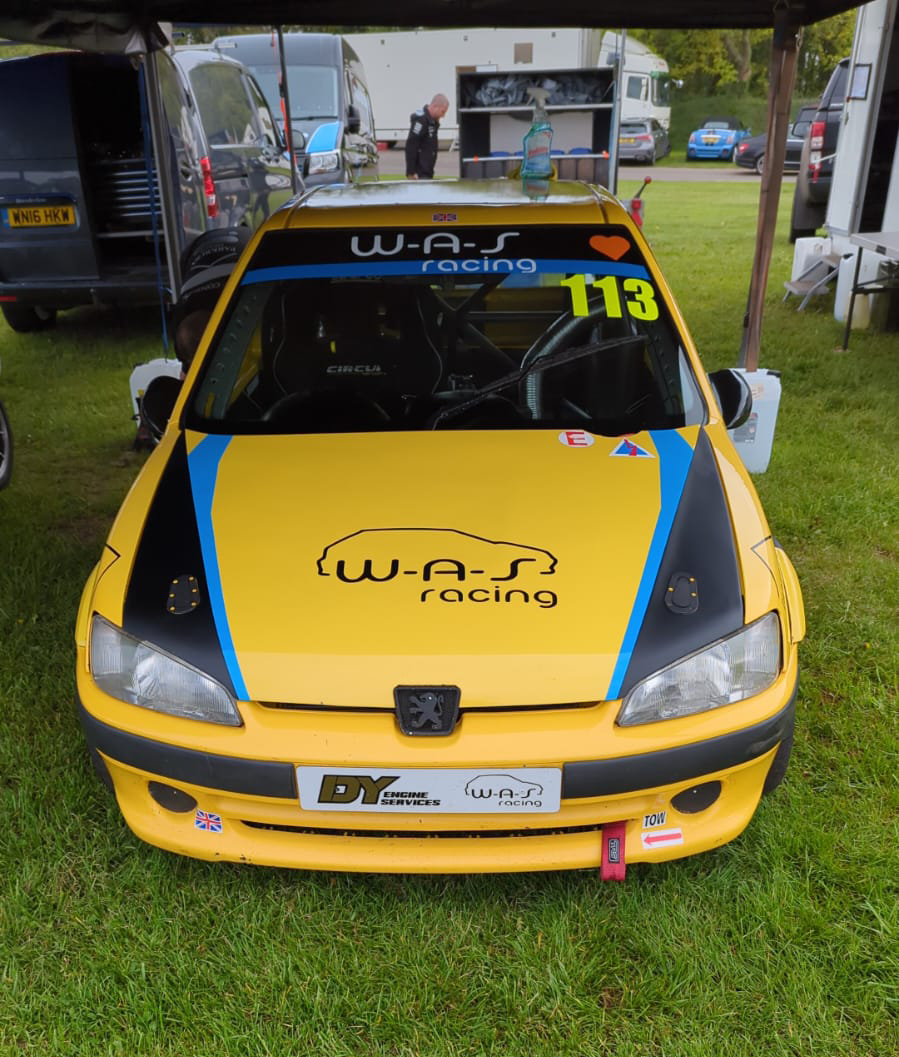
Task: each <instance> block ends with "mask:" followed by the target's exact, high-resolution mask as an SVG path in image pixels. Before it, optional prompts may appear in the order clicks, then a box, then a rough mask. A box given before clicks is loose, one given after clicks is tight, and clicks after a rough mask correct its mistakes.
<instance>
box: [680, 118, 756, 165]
mask: <svg viewBox="0 0 899 1057" xmlns="http://www.w3.org/2000/svg"><path fill="white" fill-rule="evenodd" d="M751 135H752V130H751V129H748V128H746V127H745V126H744V125H743V122H742V121H740V120H739V118H735V117H710V118H709V119H708V121H705V122H703V125H702V128H698V129H696V131H695V132H691V133H690V138H689V139H688V140H687V161H695V160H696V159H698V158H715V159H718V160H723V161H732V160H733V157H734V151H735V150H736V149H737V145H738V144H739V143H742V141H743V140H744V139H746V137H747V136H751Z"/></svg>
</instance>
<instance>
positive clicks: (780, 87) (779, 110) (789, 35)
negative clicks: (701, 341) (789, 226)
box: [739, 5, 802, 371]
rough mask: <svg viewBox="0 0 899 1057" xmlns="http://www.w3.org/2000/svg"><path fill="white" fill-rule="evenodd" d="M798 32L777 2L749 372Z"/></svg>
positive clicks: (755, 361)
mask: <svg viewBox="0 0 899 1057" xmlns="http://www.w3.org/2000/svg"><path fill="white" fill-rule="evenodd" d="M801 32H802V31H801V28H800V27H799V26H797V25H795V24H794V23H793V22H792V21H791V12H790V11H788V10H787V9H786V7H785V6H784V5H778V6H777V8H776V9H775V12H774V38H773V40H772V42H771V65H770V71H769V73H770V76H769V88H768V128H767V132H768V140H767V147H766V149H765V166H764V170H763V171H762V182H761V187H760V189H759V215H758V224H757V227H756V236H755V258H754V259H753V262H752V276H751V278H750V280H749V297H748V301H747V306H746V315H745V316H744V317H743V340H742V344H741V347H740V359H739V366H740V367H745V368H746V369H747V370H749V371H755V370H757V369H758V365H759V349H760V345H761V336H762V314H763V312H764V307H765V290H766V288H767V286H768V271H769V269H770V267H771V251H772V249H773V248H774V229H775V225H776V224H777V207H778V205H779V202H780V189H781V185H782V183H783V166H784V156H785V154H786V144H787V132H788V131H789V127H790V101H791V99H792V96H793V85H794V83H795V81H796V60H797V57H798V53H799V42H800V39H801Z"/></svg>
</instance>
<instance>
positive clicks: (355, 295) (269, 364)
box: [262, 282, 443, 432]
mask: <svg viewBox="0 0 899 1057" xmlns="http://www.w3.org/2000/svg"><path fill="white" fill-rule="evenodd" d="M428 294H429V291H428V290H427V289H424V288H417V287H416V286H414V285H412V284H409V283H402V282H398V283H377V284H375V283H371V282H358V283H354V282H346V283H327V282H321V283H318V282H316V283H309V282H305V283H302V284H297V285H294V284H285V286H284V288H283V289H282V290H281V291H279V292H278V294H277V296H276V297H275V298H273V301H272V303H271V304H270V305H269V306H268V308H267V309H266V318H265V319H264V326H263V335H264V336H263V347H262V374H263V376H264V378H265V381H266V387H267V393H268V402H269V408H270V410H269V412H267V415H268V417H269V418H270V419H272V420H273V421H274V420H276V419H278V420H282V415H283V416H284V417H287V416H288V415H289V417H290V418H291V421H294V420H295V421H296V425H297V428H306V427H305V426H304V423H303V422H302V421H300V420H301V419H304V418H306V419H308V421H309V427H308V428H310V429H311V430H313V431H316V432H318V431H323V432H327V431H333V432H343V431H353V430H354V429H359V428H384V427H385V425H386V424H387V423H389V422H393V423H395V424H397V425H400V424H401V422H402V419H403V417H404V415H405V410H406V407H407V405H408V403H409V401H410V400H412V399H414V398H416V397H421V396H426V395H429V394H430V393H431V392H432V391H433V390H434V388H436V386H437V383H438V381H439V379H440V377H441V374H442V372H443V365H442V362H441V359H440V356H439V354H438V351H437V347H436V345H435V343H434V341H433V340H432V338H431V335H430V333H429V330H428V326H426V321H427V319H428V312H429V311H430V308H429V306H428V304H427V296H426V295H428ZM423 302H424V303H423ZM288 398H291V399H289V400H288ZM276 404H280V409H279V410H278V411H275V410H274V408H275V405H276ZM357 421H358V425H355V426H354V423H355V422H357Z"/></svg>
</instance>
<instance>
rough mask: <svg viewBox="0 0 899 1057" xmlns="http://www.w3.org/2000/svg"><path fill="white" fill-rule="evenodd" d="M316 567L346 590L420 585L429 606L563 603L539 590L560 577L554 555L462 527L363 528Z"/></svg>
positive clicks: (332, 546) (547, 606)
mask: <svg viewBox="0 0 899 1057" xmlns="http://www.w3.org/2000/svg"><path fill="white" fill-rule="evenodd" d="M316 564H317V568H318V575H319V576H332V577H334V579H335V581H337V582H339V583H342V584H369V585H371V584H390V583H395V584H397V585H405V584H412V585H415V589H416V592H417V594H418V599H419V601H420V602H422V603H429V602H430V603H432V604H433V603H435V602H437V603H440V602H445V603H459V602H473V603H475V604H485V603H487V604H490V603H494V604H495V603H498V602H503V603H505V602H510V603H513V602H514V603H533V604H536V605H537V606H538V607H539V608H541V609H552V608H553V607H554V606H556V604H557V603H558V596H557V594H556V592H555V591H553V590H545V589H543V588H542V586H540V585H541V584H542V583H545V581H543V580H542V577H546V576H554V575H555V572H556V566H557V564H558V562H557V559H556V558H555V556H554V555H553V554H551V553H550V551H548V550H546V549H545V548H543V547H532V546H529V545H527V544H522V543H512V542H509V541H505V540H490V539H486V538H485V537H483V536H475V535H473V534H472V533H470V532H462V531H460V530H459V529H446V528H378V529H360V530H359V531H358V532H353V533H350V535H348V536H343V537H342V538H341V539H339V540H335V541H334V542H333V543H329V544H328V545H327V546H326V547H325V549H324V550H323V551H322V553H321V555H320V557H319V558H318V561H317V563H316ZM535 588H536V589H535Z"/></svg>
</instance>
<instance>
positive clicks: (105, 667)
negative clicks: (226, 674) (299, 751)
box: [90, 613, 241, 727]
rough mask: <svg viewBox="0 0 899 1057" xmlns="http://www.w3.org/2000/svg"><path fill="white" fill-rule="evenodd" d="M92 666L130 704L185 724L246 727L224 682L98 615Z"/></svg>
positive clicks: (96, 679)
mask: <svg viewBox="0 0 899 1057" xmlns="http://www.w3.org/2000/svg"><path fill="white" fill-rule="evenodd" d="M90 667H91V675H92V676H93V679H94V682H95V683H96V684H97V686H99V687H100V689H101V690H103V691H104V692H105V693H107V694H109V695H110V696H111V697H115V698H118V700H119V701H125V702H127V703H128V704H129V705H139V706H140V707H141V708H149V709H151V710H152V711H153V712H165V713H166V714H167V715H170V716H180V717H182V718H183V719H200V720H204V721H205V722H206V723H224V724H227V725H229V726H234V727H239V726H240V725H241V718H240V714H239V713H238V711H237V706H236V705H235V703H234V700H233V698H232V697H231V695H230V694H229V693H228V691H227V690H226V689H225V688H224V687H223V686H222V685H221V683H217V682H216V681H215V680H214V679H210V677H209V676H208V675H204V673H203V672H201V671H199V669H197V668H193V667H191V666H190V665H189V664H185V663H184V661H179V660H177V659H176V658H175V657H172V656H170V655H169V654H168V653H164V652H163V651H162V650H160V649H157V648H156V647H155V646H151V645H150V644H149V643H148V642H141V641H140V640H139V639H135V638H132V637H131V636H130V635H126V634H125V632H124V631H122V630H121V629H120V628H117V627H115V626H114V625H113V624H110V623H109V621H108V620H104V619H103V617H101V616H99V614H97V613H95V614H94V618H93V621H92V625H91V647H90Z"/></svg>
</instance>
